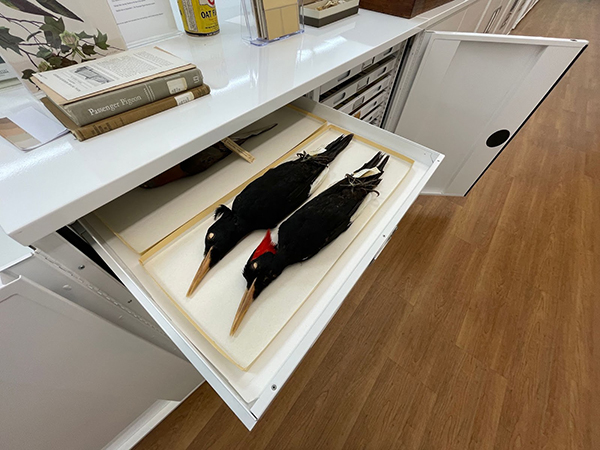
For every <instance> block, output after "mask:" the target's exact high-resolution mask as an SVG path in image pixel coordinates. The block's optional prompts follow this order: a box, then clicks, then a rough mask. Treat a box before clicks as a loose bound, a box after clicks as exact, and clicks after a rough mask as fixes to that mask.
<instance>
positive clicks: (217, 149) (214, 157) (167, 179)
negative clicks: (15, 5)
mask: <svg viewBox="0 0 600 450" xmlns="http://www.w3.org/2000/svg"><path fill="white" fill-rule="evenodd" d="M0 1H1V0H0ZM276 126H277V124H276V123H272V124H270V125H267V126H265V127H260V128H256V129H252V130H248V131H243V132H238V133H235V134H233V135H232V136H230V137H231V140H232V141H233V142H235V143H236V144H238V145H242V144H243V143H244V142H246V141H247V140H248V139H250V138H251V137H254V136H259V135H261V134H263V133H265V132H267V131H269V130H271V129H272V128H274V127H276ZM229 155H231V150H229V149H228V148H227V147H225V144H223V143H222V142H217V143H216V144H214V145H211V146H210V147H208V148H206V149H204V150H202V151H201V152H198V153H196V154H195V155H193V156H190V157H189V158H188V159H186V160H185V161H182V162H180V163H179V164H177V165H176V166H173V167H171V168H170V169H167V170H165V171H164V172H163V173H161V174H158V175H156V176H155V177H154V178H152V179H151V180H148V181H146V182H145V183H144V184H142V185H140V187H143V188H144V189H154V188H157V187H161V186H164V185H165V184H169V183H171V182H173V181H176V180H179V179H180V178H185V177H191V176H193V175H196V174H198V173H200V172H204V171H205V170H207V169H208V168H209V167H211V166H214V165H215V164H216V163H218V162H219V161H221V160H222V159H224V158H226V157H227V156H229Z"/></svg>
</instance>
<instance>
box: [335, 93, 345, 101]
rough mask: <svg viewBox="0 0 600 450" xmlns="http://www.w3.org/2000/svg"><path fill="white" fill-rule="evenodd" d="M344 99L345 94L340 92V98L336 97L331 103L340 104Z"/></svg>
mask: <svg viewBox="0 0 600 450" xmlns="http://www.w3.org/2000/svg"><path fill="white" fill-rule="evenodd" d="M344 97H346V93H345V92H342V93H341V94H340V96H339V97H337V98H336V99H335V100H334V101H333V103H338V102H340V101H342V100H344Z"/></svg>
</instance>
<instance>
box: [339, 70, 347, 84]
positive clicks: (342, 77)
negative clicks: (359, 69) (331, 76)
mask: <svg viewBox="0 0 600 450" xmlns="http://www.w3.org/2000/svg"><path fill="white" fill-rule="evenodd" d="M349 76H350V71H348V72H346V73H345V74H343V75H342V76H340V77H339V78H338V79H337V81H338V83H339V82H340V81H344V80H345V79H346V78H348V77H349Z"/></svg>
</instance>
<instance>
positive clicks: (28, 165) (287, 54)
mask: <svg viewBox="0 0 600 450" xmlns="http://www.w3.org/2000/svg"><path fill="white" fill-rule="evenodd" d="M470 1H471V0H456V1H454V2H452V3H450V4H448V5H444V6H443V7H440V8H437V9H436V10H433V11H429V12H427V13H425V14H423V15H421V16H418V17H415V18H413V19H401V18H398V17H393V16H388V15H385V14H380V13H375V12H371V11H366V10H362V9H361V10H360V11H359V14H357V15H355V16H352V17H349V18H346V19H343V20H341V21H339V22H336V23H334V24H331V25H328V26H326V27H323V28H312V27H306V32H305V33H303V34H301V35H297V36H294V37H291V38H289V39H286V40H283V41H280V42H276V43H272V44H269V45H266V46H264V47H255V46H252V45H249V44H247V43H245V42H243V41H242V40H241V37H240V25H239V17H238V18H236V17H233V18H231V19H229V20H223V19H221V21H220V24H221V33H220V34H219V35H217V36H214V37H210V38H196V37H188V36H185V35H182V36H179V37H176V38H173V39H169V40H167V41H164V42H161V43H160V44H158V45H159V46H160V47H162V48H164V49H165V50H167V51H170V52H172V53H174V54H176V55H178V56H179V57H181V58H183V59H185V60H188V61H190V62H193V63H194V64H196V65H197V66H198V67H199V68H200V69H201V70H202V72H203V74H204V77H205V81H206V83H207V84H208V85H209V86H210V87H211V89H212V93H211V95H210V96H207V97H204V98H201V99H199V100H195V101H193V102H191V103H188V104H185V105H182V106H180V107H177V108H175V109H172V110H170V111H166V112H163V113H161V114H158V115H156V116H153V117H149V118H147V119H144V120H142V121H139V122H136V123H135V124H132V125H129V126H127V127H124V128H121V129H118V130H115V131H112V132H110V133H108V134H105V135H102V136H99V137H96V138H93V139H90V140H88V141H85V142H77V141H76V140H75V138H74V137H72V136H70V135H69V136H65V137H62V138H60V139H58V140H56V141H54V142H52V143H49V144H47V145H44V146H42V147H40V148H39V149H36V150H33V151H30V152H22V151H20V150H17V149H16V148H14V147H12V146H11V145H10V144H8V143H7V142H6V141H4V140H3V139H1V138H0V226H2V227H3V228H4V230H6V232H7V234H8V235H10V236H11V237H13V238H14V239H16V240H17V241H19V242H21V243H22V244H25V245H28V244H31V243H33V242H35V241H36V240H37V239H40V238H42V237H44V236H46V235H48V234H50V233H52V232H53V231H55V230H56V229H58V228H60V227H62V226H64V225H66V224H68V223H71V222H73V221H75V220H76V219H78V218H80V217H82V216H84V215H85V214H87V213H89V212H91V211H93V210H95V209H97V208H98V207H100V206H102V205H103V204H105V203H107V202H109V201H111V200H113V199H114V198H116V197H118V196H120V195H122V194H124V193H125V192H127V191H129V190H131V189H133V188H134V187H136V186H138V185H139V184H141V183H142V182H144V181H146V180H148V179H149V178H152V177H153V176H155V175H157V174H159V173H160V172H162V171H164V170H165V169H167V168H169V167H171V166H173V165H175V164H177V163H179V162H181V161H183V160H184V159H186V158H188V157H189V156H191V155H193V154H195V153H197V152H198V151H200V150H202V149H203V148H205V147H207V146H209V145H211V144H213V143H214V142H217V141H219V140H220V139H223V138H224V137H226V136H228V135H230V134H232V133H234V132H235V131H237V130H239V129H240V128H242V127H244V126H246V125H249V124H250V123H252V122H254V121H255V120H257V119H259V118H260V117H262V116H264V115H266V114H269V113H270V112H272V111H274V110H276V109H278V108H280V107H282V106H283V105H285V104H287V103H289V102H291V101H293V100H295V99H296V98H298V97H300V96H302V95H304V94H305V93H307V92H309V91H311V90H313V89H315V88H316V87H318V86H320V85H321V84H323V83H325V82H327V81H329V80H331V79H332V78H334V77H336V76H339V75H340V74H342V73H343V72H344V71H346V70H348V69H350V68H351V67H354V66H355V65H357V64H360V63H361V62H363V61H365V60H367V59H369V58H371V57H373V56H375V55H377V54H379V53H381V52H382V51H384V50H386V49H387V48H389V47H391V46H392V45H395V44H397V43H399V42H401V41H403V40H405V39H407V38H408V37H410V36H412V35H414V34H416V33H418V32H419V31H420V30H421V29H422V28H423V27H425V26H426V25H428V24H430V23H432V22H435V21H438V20H440V19H441V18H443V17H445V16H447V15H448V14H450V13H451V12H452V11H454V10H455V9H458V8H460V7H461V6H462V5H464V4H465V3H469V2H470ZM25 101H30V100H29V99H28V96H27V94H26V92H25V90H24V88H22V87H18V88H9V89H8V90H7V91H2V92H0V116H1V115H3V113H5V112H6V110H8V109H10V108H14V107H16V106H18V105H19V104H22V103H23V102H25Z"/></svg>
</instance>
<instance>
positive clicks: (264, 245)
mask: <svg viewBox="0 0 600 450" xmlns="http://www.w3.org/2000/svg"><path fill="white" fill-rule="evenodd" d="M265 253H273V254H275V253H277V249H276V248H275V246H274V245H273V242H272V241H271V230H267V234H266V235H265V237H264V238H263V240H262V242H261V243H260V244H259V245H258V247H256V250H254V253H253V254H252V261H254V260H255V259H256V258H258V257H259V256H260V255H264V254H265Z"/></svg>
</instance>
